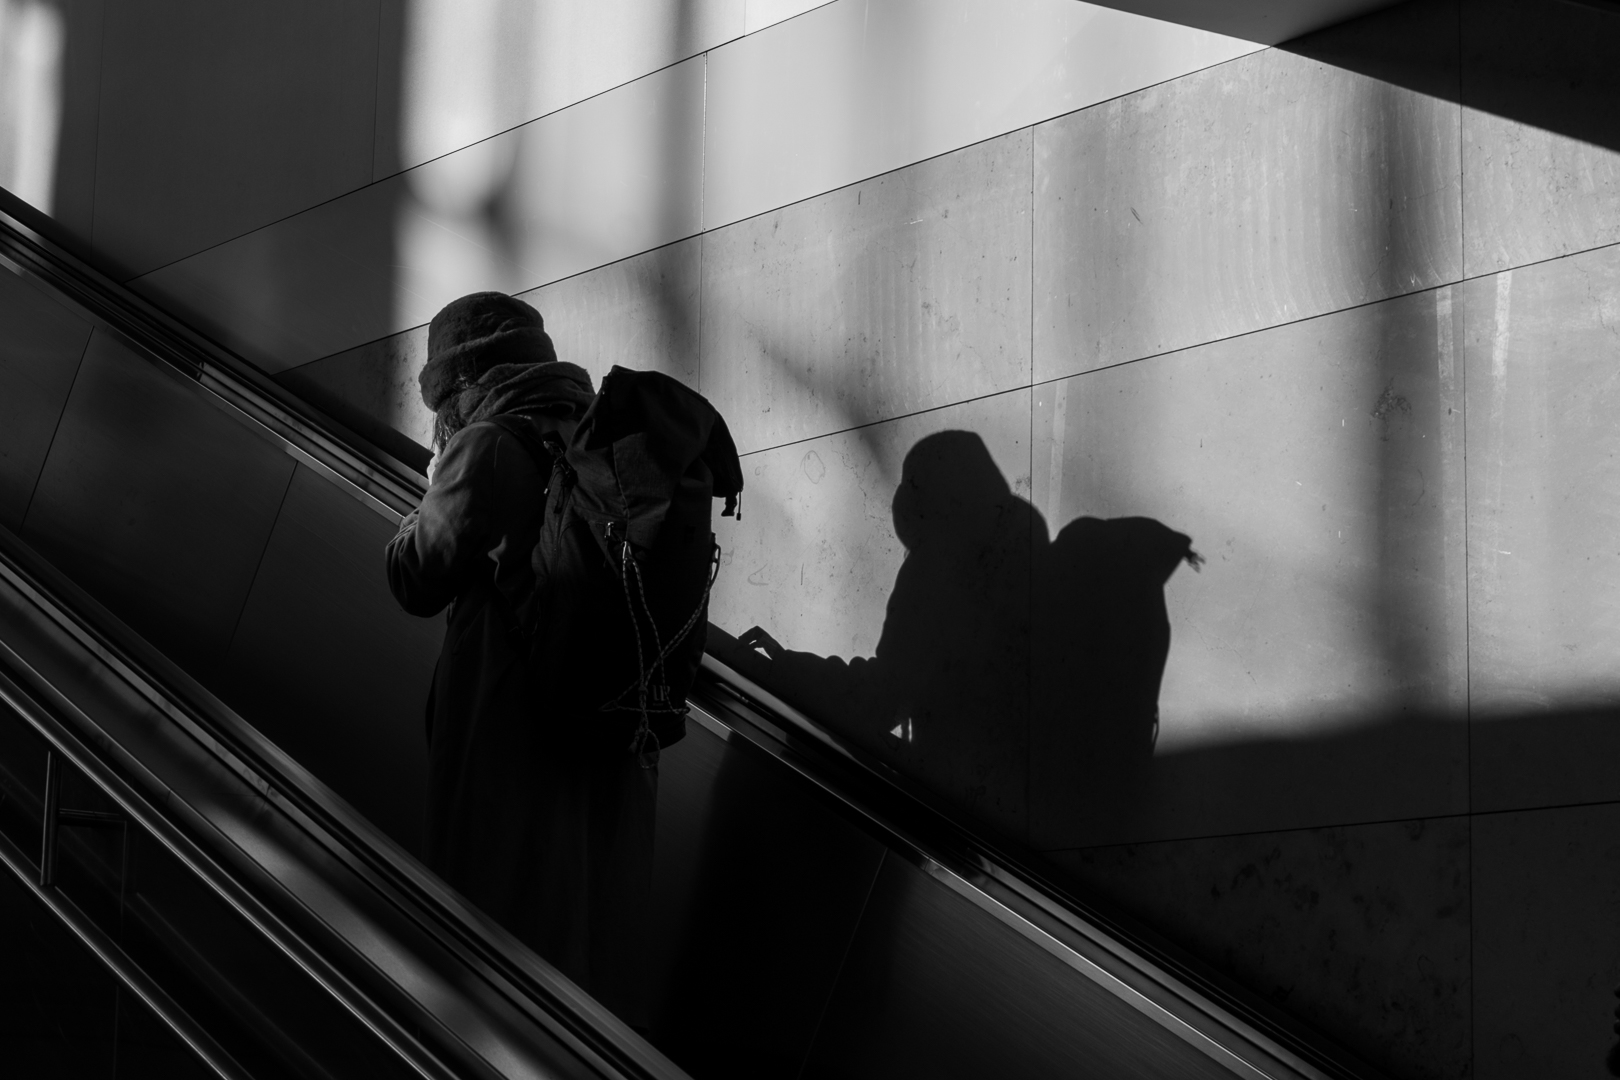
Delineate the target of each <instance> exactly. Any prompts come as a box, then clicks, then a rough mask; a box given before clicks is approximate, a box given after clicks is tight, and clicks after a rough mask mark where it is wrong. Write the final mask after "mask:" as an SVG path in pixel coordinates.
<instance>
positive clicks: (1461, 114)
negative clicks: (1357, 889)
mask: <svg viewBox="0 0 1620 1080" xmlns="http://www.w3.org/2000/svg"><path fill="white" fill-rule="evenodd" d="M1455 11H1456V15H1457V235H1458V240H1459V245H1460V247H1461V249H1462V250H1461V251H1459V252H1458V259H1457V262H1458V265H1459V266H1460V268H1461V270H1462V279H1463V281H1468V280H1469V277H1468V168H1467V146H1466V140H1467V137H1468V128H1467V119H1468V110H1467V108H1466V106H1465V105H1464V104H1463V87H1464V83H1465V71H1464V68H1465V65H1466V64H1467V63H1468V54H1467V52H1466V51H1465V48H1464V44H1465V39H1464V35H1463V19H1464V18H1465V17H1466V12H1465V11H1464V5H1463V2H1462V0H1457V3H1456V7H1455ZM1466 293H1467V290H1465V289H1463V288H1461V287H1459V288H1458V289H1457V292H1456V296H1457V303H1458V304H1459V305H1460V306H1461V308H1462V316H1463V321H1464V324H1465V325H1466V323H1467V319H1468V297H1467V295H1466ZM1452 325H1453V326H1455V325H1456V319H1455V318H1453V320H1452ZM1457 349H1458V351H1459V353H1460V354H1461V355H1460V356H1459V357H1458V359H1459V361H1460V362H1459V363H1458V364H1457V372H1458V384H1459V385H1458V405H1459V407H1460V410H1461V412H1462V419H1461V423H1462V554H1463V805H1464V806H1466V807H1467V808H1468V812H1469V813H1468V824H1467V828H1468V1048H1467V1051H1466V1054H1465V1056H1466V1059H1467V1060H1468V1062H1469V1063H1470V1065H1471V1066H1472V1067H1473V1068H1474V1071H1475V1072H1476V1074H1477V1071H1478V1058H1479V1047H1478V1042H1477V1039H1478V1032H1479V1027H1478V1020H1477V1017H1476V1013H1477V1008H1478V1001H1477V999H1478V996H1479V990H1478V987H1479V979H1478V978H1477V975H1478V968H1477V967H1476V962H1475V955H1474V953H1475V949H1474V940H1475V936H1476V926H1475V919H1474V910H1475V909H1474V865H1475V852H1474V816H1475V807H1474V656H1473V645H1474V643H1473V623H1474V618H1473V596H1472V581H1471V580H1470V579H1471V569H1472V567H1471V566H1470V560H1469V543H1468V531H1469V530H1468V526H1469V521H1470V517H1469V506H1468V488H1469V484H1468V335H1467V334H1463V335H1462V340H1461V341H1459V342H1458V343H1457Z"/></svg>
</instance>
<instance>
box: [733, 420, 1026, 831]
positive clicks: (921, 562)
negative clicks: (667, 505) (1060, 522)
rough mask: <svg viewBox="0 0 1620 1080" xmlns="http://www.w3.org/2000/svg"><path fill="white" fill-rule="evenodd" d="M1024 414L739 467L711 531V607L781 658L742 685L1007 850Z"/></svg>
mask: <svg viewBox="0 0 1620 1080" xmlns="http://www.w3.org/2000/svg"><path fill="white" fill-rule="evenodd" d="M1029 400H1030V399H1029V392H1028V391H1027V390H1019V391H1014V392H1012V393H1007V394H1001V395H997V396H995V397H990V398H983V399H979V400H976V401H969V402H964V403H962V404H959V405H954V406H951V407H949V408H944V409H938V410H935V411H932V412H928V413H923V414H920V415H917V416H910V417H906V418H904V419H900V420H895V421H890V422H888V423H884V424H878V425H874V426H872V427H868V428H862V429H859V430H856V431H850V432H844V433H842V434H838V435H830V436H826V437H823V438H820V439H814V440H810V441H808V442H802V443H795V444H793V445H791V446H784V447H780V448H778V449H774V450H769V451H764V452H761V453H756V454H750V455H748V456H746V457H744V458H743V475H744V479H745V482H746V488H745V490H744V492H743V500H742V517H741V520H740V521H736V522H733V521H732V520H731V519H725V518H722V519H717V520H718V521H719V523H720V524H719V526H718V528H717V530H716V531H717V532H718V533H719V542H720V545H721V547H722V549H723V550H724V552H725V554H724V556H723V565H722V568H721V572H720V578H719V581H718V582H717V583H716V585H715V591H714V597H713V600H712V602H711V606H710V619H711V620H712V621H713V622H714V623H715V624H717V625H718V626H719V627H720V628H722V629H723V630H725V631H729V632H730V633H731V634H738V633H740V632H741V631H743V630H745V629H747V628H749V627H751V626H754V625H759V626H763V627H764V628H765V629H766V630H767V631H768V632H770V633H771V634H773V635H774V636H775V637H776V638H777V639H778V640H779V641H780V642H781V643H782V645H783V646H785V647H786V648H787V649H789V650H795V654H794V655H793V656H789V657H787V658H784V659H778V660H771V661H768V662H766V661H761V665H760V669H759V670H757V671H751V672H750V673H751V674H753V675H755V677H757V678H758V679H760V680H761V681H763V682H764V683H766V684H767V685H769V686H772V687H773V688H775V689H776V690H778V692H780V693H781V694H782V695H783V696H784V697H786V698H787V700H789V701H791V702H793V703H794V704H797V705H799V706H800V707H802V708H804V709H806V710H807V711H809V712H810V713H811V714H812V715H815V716H817V717H818V718H820V719H822V720H824V721H825V722H826V723H828V724H830V725H832V726H834V727H836V728H838V729H840V730H842V731H844V732H845V733H846V734H848V735H849V736H850V737H852V738H854V739H856V740H857V741H859V742H861V743H863V744H864V745H866V746H868V747H869V748H871V749H872V750H873V751H874V752H875V753H878V754H880V755H883V756H885V757H887V758H888V759H890V760H892V761H894V762H895V763H896V764H897V765H898V766H899V767H901V768H902V769H905V770H907V771H909V772H910V773H911V774H912V775H913V776H915V777H917V778H919V779H921V780H922V781H923V782H925V783H928V784H930V785H932V786H933V787H934V788H935V790H937V791H939V792H941V793H942V794H944V795H945V796H946V797H947V798H949V799H951V800H954V801H955V802H956V803H957V804H958V805H960V806H962V807H963V808H964V809H966V810H968V811H969V812H972V813H975V814H978V815H980V817H981V819H982V820H985V821H987V822H989V823H991V824H992V825H993V826H996V827H999V828H1001V829H1003V830H1005V831H1007V832H1009V833H1011V834H1013V835H1015V836H1017V837H1019V838H1022V835H1023V828H1024V802H1025V799H1024V785H1025V780H1024V773H1025V760H1026V754H1027V746H1026V739H1025V726H1026V724H1027V696H1028V689H1027V685H1028V684H1027V679H1028V675H1027V673H1028V669H1029V656H1028V603H1029V594H1028V589H1029V585H1028V581H1029V577H1028V552H1029V544H1030V532H1031V531H1032V530H1034V531H1037V532H1038V531H1039V530H1040V529H1041V525H1040V522H1039V521H1038V519H1035V518H1034V515H1033V513H1032V511H1031V510H1030V509H1029V506H1028V504H1027V503H1026V502H1025V501H1024V498H1025V496H1026V495H1027V493H1028V491H1029V480H1028V475H1029V474H1028V470H1029V449H1028V447H1029V443H1028V438H1029ZM901 535H903V536H905V537H906V538H907V540H906V544H902V542H901V539H900V536H901ZM907 545H909V546H910V547H911V549H912V553H911V554H910V555H909V556H908V555H907V554H906V550H907ZM874 655H875V656H876V657H877V659H876V661H872V660H871V659H870V658H872V657H874ZM829 657H832V658H833V659H827V658H829ZM840 658H842V659H840ZM853 658H867V659H853ZM845 660H853V662H852V663H851V664H849V665H846V664H845V662H844V661H845Z"/></svg>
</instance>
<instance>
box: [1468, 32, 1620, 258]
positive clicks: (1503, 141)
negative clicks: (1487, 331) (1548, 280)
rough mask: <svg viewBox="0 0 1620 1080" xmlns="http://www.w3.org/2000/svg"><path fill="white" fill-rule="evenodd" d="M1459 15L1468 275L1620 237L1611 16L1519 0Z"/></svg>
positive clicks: (1618, 81) (1617, 42) (1617, 39)
mask: <svg viewBox="0 0 1620 1080" xmlns="http://www.w3.org/2000/svg"><path fill="white" fill-rule="evenodd" d="M1462 11H1463V27H1462V29H1463V37H1462V42H1463V81H1462V88H1463V104H1464V105H1465V106H1467V108H1466V109H1465V110H1464V112H1463V121H1462V124H1463V140H1462V149H1463V157H1462V172H1463V200H1464V202H1463V205H1464V213H1465V219H1466V221H1467V223H1468V229H1467V236H1466V238H1465V240H1464V247H1465V263H1466V266H1467V271H1468V273H1469V274H1470V275H1478V274H1488V273H1492V272H1494V271H1497V270H1504V269H1507V268H1509V267H1513V266H1522V265H1524V264H1526V263H1530V262H1535V261H1537V260H1540V259H1548V258H1553V257H1555V256H1559V255H1566V254H1569V253H1571V252H1575V251H1583V250H1586V249H1588V248H1594V247H1598V246H1601V245H1603V244H1612V243H1616V242H1620V66H1617V65H1616V64H1615V62H1614V58H1615V56H1616V55H1617V53H1620V14H1616V13H1615V12H1614V11H1612V10H1604V9H1601V8H1599V7H1597V6H1595V5H1582V4H1552V5H1548V4H1537V3H1528V2H1524V0H1485V2H1482V3H1469V4H1464V5H1462Z"/></svg>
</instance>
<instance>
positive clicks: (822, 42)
mask: <svg viewBox="0 0 1620 1080" xmlns="http://www.w3.org/2000/svg"><path fill="white" fill-rule="evenodd" d="M1258 48H1259V46H1257V45H1254V44H1251V43H1249V42H1244V41H1238V40H1236V39H1234V38H1226V37H1221V36H1220V35H1217V34H1211V33H1208V32H1207V31H1202V30H1193V29H1189V28H1187V27H1183V26H1175V25H1172V24H1169V23H1162V22H1158V21H1156V20H1153V19H1148V18H1144V17H1143V16H1140V15H1131V14H1126V13H1125V12H1120V11H1112V10H1109V9H1107V8H1099V7H1096V6H1094V5H1091V4H1083V3H1076V2H1075V0H1014V2H1009V3H997V4H986V3H981V2H979V0H889V2H885V3H867V2H865V0H838V2H836V3H832V4H827V5H826V6H824V7H819V8H816V9H815V10H814V11H811V12H808V13H807V14H804V15H801V16H799V17H798V18H795V19H791V20H789V21H787V22H784V23H782V24H780V25H778V26H773V27H771V28H770V29H768V30H765V31H763V32H761V33H759V34H751V35H749V36H748V37H745V38H743V39H742V40H741V41H735V42H731V43H729V44H727V45H725V46H723V47H721V48H718V49H715V50H714V51H713V52H712V53H711V54H710V55H709V95H708V125H707V127H706V128H705V131H704V142H705V160H706V161H707V163H708V167H707V176H706V181H705V188H704V196H703V221H704V224H705V226H706V227H708V228H714V227H716V226H719V225H725V224H728V223H730V222H733V221H739V220H741V219H743V218H746V217H752V216H754V215H755V214H759V213H763V212H764V211H766V210H770V209H772V208H774V207H778V206H785V205H786V204H788V203H791V202H795V201H797V200H799V199H803V198H807V197H809V196H811V195H815V194H818V193H820V192H823V191H830V190H832V189H834V188H838V187H842V186H844V185H847V184H850V183H853V182H854V181H857V180H861V179H864V178H865V177H869V176H875V175H877V174H879V173H882V172H887V171H889V170H891V169H896V168H899V167H901V166H903V165H909V164H911V163H912V162H916V161H921V160H922V159H924V158H928V157H932V156H934V155H936V154H941V153H944V152H946V151H948V150H955V149H957V148H958V147H962V146H966V145H968V144H970V143H974V142H978V141H979V140H981V139H986V138H990V137H992V136H995V135H1002V134H1005V133H1006V132H1009V131H1015V130H1017V129H1018V128H1021V127H1025V126H1027V125H1029V124H1033V123H1038V122H1039V121H1042V120H1046V119H1050V118H1051V117H1053V116H1058V115H1060V114H1062V113H1065V112H1068V111H1070V110H1072V109H1080V108H1084V107H1085V106H1087V105H1092V104H1095V103H1096V102H1099V101H1103V100H1106V99H1108V98H1111V97H1114V96H1116V95H1118V94H1124V93H1129V92H1131V91H1133V90H1139V89H1141V88H1142V87H1144V86H1150V85H1152V84H1153V83H1156V82H1160V81H1162V80H1164V79H1174V78H1176V77H1177V76H1180V75H1185V74H1186V73H1187V72H1189V71H1196V70H1198V69H1200V68H1203V67H1207V66H1209V65H1210V64H1218V63H1221V62H1222V61H1224V60H1229V59H1231V58H1232V57H1234V56H1241V55H1243V54H1245V53H1249V52H1253V51H1255V50H1256V49H1258ZM811 87H813V88H814V90H813V91H809V90H808V88H811Z"/></svg>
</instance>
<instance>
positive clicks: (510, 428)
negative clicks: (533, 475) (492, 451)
mask: <svg viewBox="0 0 1620 1080" xmlns="http://www.w3.org/2000/svg"><path fill="white" fill-rule="evenodd" d="M482 422H483V423H486V424H494V425H495V426H496V427H498V428H500V429H501V430H502V431H504V432H506V433H507V434H508V435H510V436H512V438H514V439H516V440H517V441H518V442H520V443H522V444H523V449H525V450H527V451H528V452H529V456H530V457H532V458H534V463H535V465H536V466H538V467H539V469H540V475H541V476H550V475H551V470H552V467H553V466H554V465H556V463H557V458H558V457H559V456H560V455H561V454H562V453H563V450H564V443H563V439H562V436H561V435H558V434H556V433H554V432H547V433H546V434H547V435H551V436H552V437H551V438H549V439H548V438H546V437H545V436H543V435H540V434H538V433H537V432H536V431H535V430H534V426H533V425H532V424H530V423H528V422H527V421H526V420H524V419H523V418H522V417H521V416H510V415H505V416H491V417H488V418H487V419H485V420H484V421H482Z"/></svg>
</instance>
